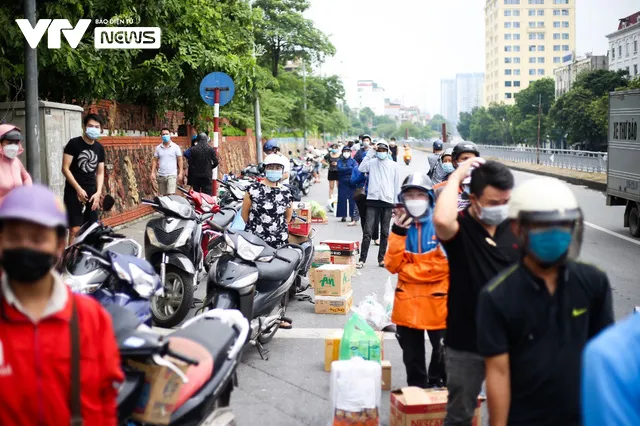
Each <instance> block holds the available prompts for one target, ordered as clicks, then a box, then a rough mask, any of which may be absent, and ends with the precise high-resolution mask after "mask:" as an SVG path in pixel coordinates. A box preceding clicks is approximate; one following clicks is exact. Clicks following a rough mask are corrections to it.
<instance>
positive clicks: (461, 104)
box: [456, 73, 484, 122]
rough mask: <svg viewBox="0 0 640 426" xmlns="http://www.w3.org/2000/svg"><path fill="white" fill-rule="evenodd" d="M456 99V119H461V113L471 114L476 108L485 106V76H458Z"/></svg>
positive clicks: (476, 74)
mask: <svg viewBox="0 0 640 426" xmlns="http://www.w3.org/2000/svg"><path fill="white" fill-rule="evenodd" d="M456 97H457V113H456V118H460V113H461V112H471V111H472V110H473V109H474V108H475V107H479V106H482V105H483V104H484V74H483V73H474V74H458V75H456ZM456 122H457V120H456Z"/></svg>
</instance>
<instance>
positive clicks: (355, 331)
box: [340, 313, 382, 362]
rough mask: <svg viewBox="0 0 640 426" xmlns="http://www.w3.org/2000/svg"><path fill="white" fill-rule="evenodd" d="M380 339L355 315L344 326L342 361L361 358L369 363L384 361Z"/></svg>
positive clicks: (341, 350)
mask: <svg viewBox="0 0 640 426" xmlns="http://www.w3.org/2000/svg"><path fill="white" fill-rule="evenodd" d="M381 343H382V342H380V337H379V336H378V334H376V332H375V330H374V329H373V328H371V326H370V325H369V324H367V321H365V320H364V319H363V318H362V317H361V316H360V315H358V314H356V313H354V314H353V315H351V318H349V319H348V320H347V324H346V325H345V326H344V333H343V335H342V341H341V342H340V360H349V359H351V358H352V357H356V356H357V357H361V358H363V359H365V360H368V361H376V362H380V361H381V360H382V354H381V349H380V346H381Z"/></svg>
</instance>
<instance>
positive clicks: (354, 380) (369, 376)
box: [329, 357, 382, 426]
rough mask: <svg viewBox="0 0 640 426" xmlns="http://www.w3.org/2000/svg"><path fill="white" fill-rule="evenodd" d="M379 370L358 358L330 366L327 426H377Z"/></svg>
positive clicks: (380, 375)
mask: <svg viewBox="0 0 640 426" xmlns="http://www.w3.org/2000/svg"><path fill="white" fill-rule="evenodd" d="M381 380H382V367H380V364H379V363H377V362H375V361H365V360H363V359H362V358H360V357H354V358H351V359H350V360H348V361H334V362H332V363H331V386H330V393H331V421H330V423H329V425H347V424H352V423H353V424H354V425H355V424H358V425H372V426H373V425H376V426H377V425H379V424H380V423H379V422H380V398H381V394H382V392H381V387H382V385H381Z"/></svg>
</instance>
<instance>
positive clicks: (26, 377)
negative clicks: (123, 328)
mask: <svg viewBox="0 0 640 426" xmlns="http://www.w3.org/2000/svg"><path fill="white" fill-rule="evenodd" d="M67 223H68V222H67V213H66V211H65V208H64V204H63V203H62V201H61V200H59V199H58V198H57V197H56V196H55V195H54V194H53V193H52V192H51V191H50V190H49V189H48V188H46V187H44V186H42V185H33V186H20V187H18V188H16V189H14V190H12V191H11V192H9V194H8V195H7V196H6V198H5V199H4V201H3V202H2V204H1V205H0V259H2V273H1V274H0V275H1V277H2V278H0V407H1V408H0V424H2V425H6V426H11V425H16V426H17V425H33V424H43V425H44V424H46V425H69V424H78V422H77V421H78V420H80V422H84V424H86V425H115V424H116V423H117V415H116V413H117V410H116V394H117V390H116V388H115V387H114V384H115V382H121V381H122V380H123V378H124V377H123V375H122V371H121V369H120V355H119V352H118V347H117V344H116V338H115V335H114V332H113V327H112V324H111V317H110V316H109V314H107V312H106V311H105V310H104V309H103V308H102V307H101V306H100V305H99V304H98V302H97V301H96V300H95V299H93V298H90V297H86V296H84V295H74V294H73V293H72V292H71V291H70V290H69V287H68V286H67V285H66V284H65V283H64V282H63V281H62V278H61V277H60V275H59V274H58V273H57V272H56V271H55V269H54V265H55V264H56V262H57V260H58V258H59V256H60V255H61V254H62V252H63V250H64V248H65V236H66V230H67V229H66V228H67ZM74 367H76V368H74ZM74 377H75V378H77V380H74ZM73 384H77V388H76V389H77V392H75V393H74V392H73V390H71V392H70V389H73V388H74V386H73ZM80 390H81V395H80ZM74 407H76V409H75V410H74ZM72 418H73V420H75V422H74V421H71V419H72Z"/></svg>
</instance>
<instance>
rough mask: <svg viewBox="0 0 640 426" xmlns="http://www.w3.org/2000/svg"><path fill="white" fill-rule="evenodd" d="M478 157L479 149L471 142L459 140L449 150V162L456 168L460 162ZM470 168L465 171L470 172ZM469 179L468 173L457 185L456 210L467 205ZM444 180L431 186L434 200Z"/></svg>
mask: <svg viewBox="0 0 640 426" xmlns="http://www.w3.org/2000/svg"><path fill="white" fill-rule="evenodd" d="M477 157H480V151H478V147H477V146H476V144H474V143H473V142H460V143H459V144H457V145H456V146H454V147H453V149H452V150H451V164H453V168H454V169H457V168H458V167H459V166H460V165H461V164H463V163H465V162H467V161H469V160H471V159H473V158H477ZM471 170H472V169H468V171H467V173H471ZM470 181H471V179H470V178H469V175H467V176H466V177H465V179H464V180H462V182H461V183H460V186H459V187H458V210H459V211H462V210H464V209H466V208H467V207H468V206H469V204H470V203H469V183H470ZM446 184H447V183H446V182H440V183H438V184H436V185H435V186H434V187H433V191H434V194H435V196H436V200H437V199H438V197H439V196H440V193H442V191H443V190H444V188H445V186H446Z"/></svg>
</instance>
